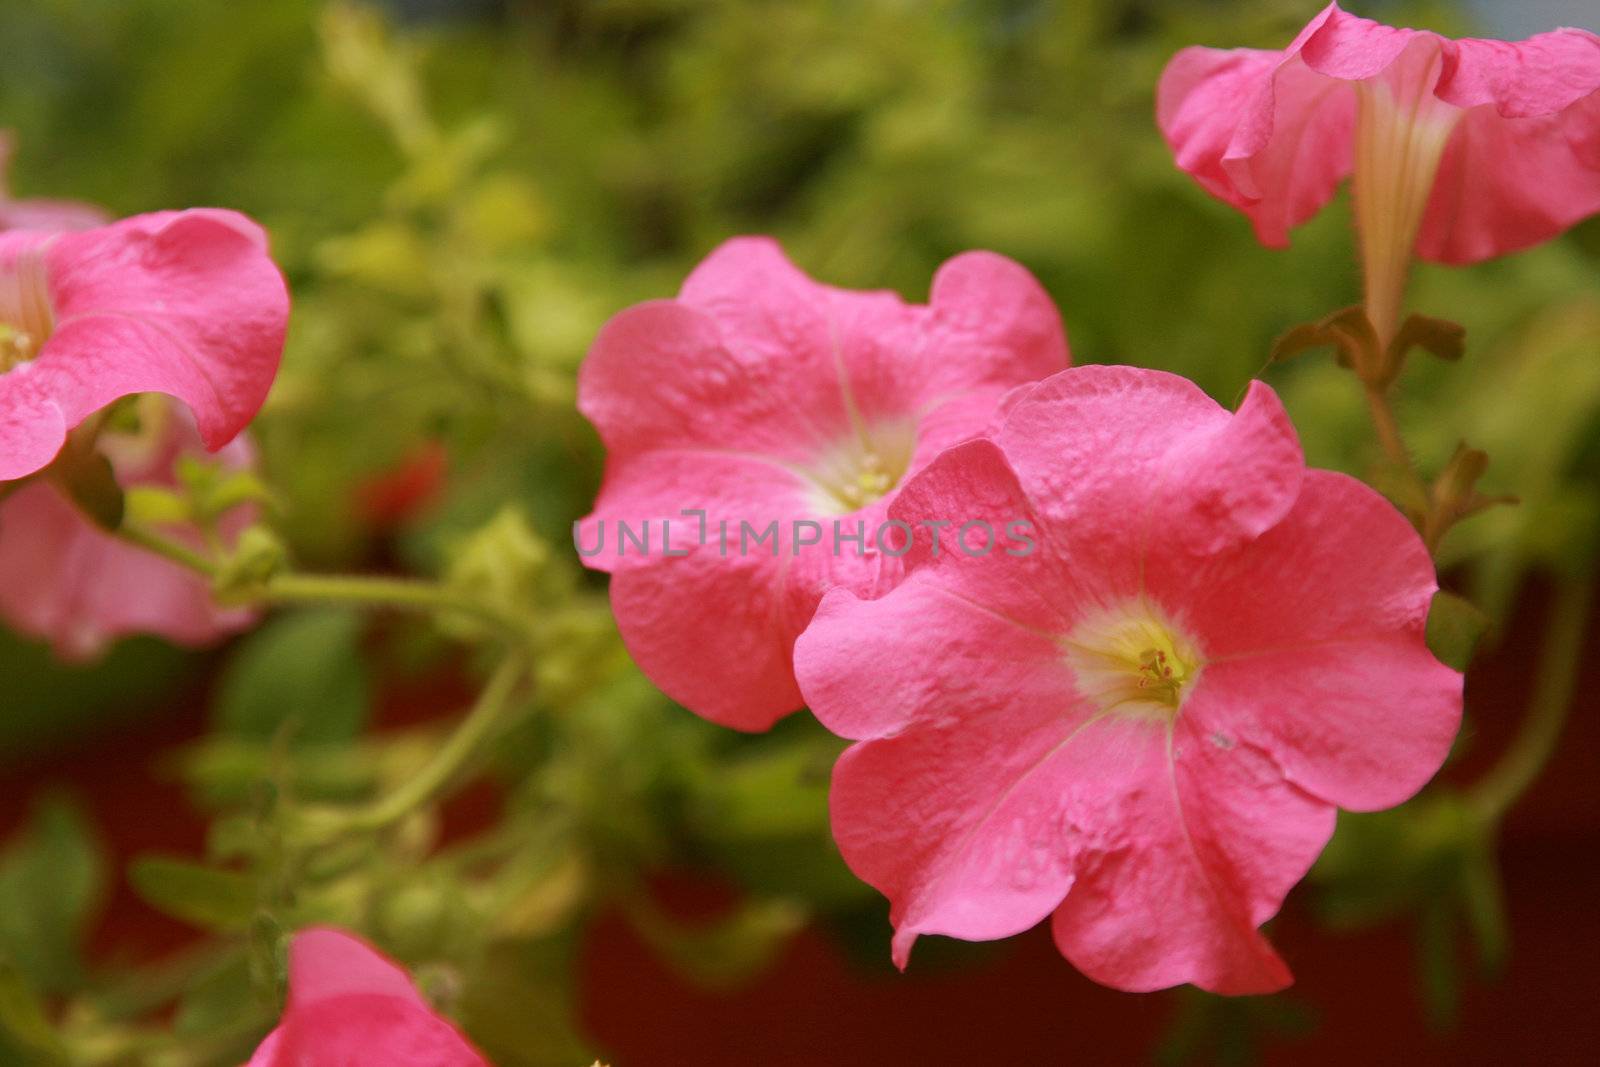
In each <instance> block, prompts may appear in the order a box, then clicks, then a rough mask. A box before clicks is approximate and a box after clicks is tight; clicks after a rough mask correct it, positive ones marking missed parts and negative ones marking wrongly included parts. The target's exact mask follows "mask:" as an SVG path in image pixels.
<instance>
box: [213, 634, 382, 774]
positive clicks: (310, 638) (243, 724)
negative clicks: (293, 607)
mask: <svg viewBox="0 0 1600 1067" xmlns="http://www.w3.org/2000/svg"><path fill="white" fill-rule="evenodd" d="M360 638H361V617H360V616H359V615H358V614H357V613H355V612H352V611H348V610H345V609H333V608H329V609H316V610H311V611H302V612H298V613H295V614H292V615H285V616H283V617H282V618H279V619H275V620H273V621H272V622H270V623H268V624H267V625H266V626H263V627H262V628H261V629H259V630H257V631H256V632H255V633H254V634H252V635H251V636H250V637H249V638H248V639H247V640H246V641H245V642H244V644H243V646H242V647H241V648H240V649H239V651H238V652H237V653H236V654H235V656H234V658H233V661H232V662H231V663H230V664H229V665H228V670H227V672H226V673H225V674H224V675H223V679H222V685H221V693H220V695H219V697H218V700H217V708H216V716H217V727H218V728H219V729H220V730H222V731H224V732H226V733H229V734H233V735H235V736H237V737H240V738H247V739H251V740H256V741H269V740H271V739H272V738H273V737H275V736H277V734H278V732H279V731H280V730H282V729H283V728H284V727H285V726H286V725H291V724H292V725H291V729H292V731H293V740H294V741H296V742H309V743H315V742H335V741H346V740H349V739H351V738H353V737H355V736H356V735H358V734H359V733H360V732H361V727H362V725H363V724H364V723H365V721H366V717H367V706H368V702H369V699H370V695H371V683H370V679H369V676H368V672H367V669H366V666H365V664H364V663H363V661H362V659H361V654H360V648H359V645H360Z"/></svg>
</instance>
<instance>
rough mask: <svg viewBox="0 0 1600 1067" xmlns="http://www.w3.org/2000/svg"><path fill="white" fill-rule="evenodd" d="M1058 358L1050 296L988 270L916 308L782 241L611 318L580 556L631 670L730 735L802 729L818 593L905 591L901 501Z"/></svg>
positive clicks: (698, 272) (957, 264) (592, 392)
mask: <svg viewBox="0 0 1600 1067" xmlns="http://www.w3.org/2000/svg"><path fill="white" fill-rule="evenodd" d="M1067 360H1068V357H1067V345H1066V338H1065V336H1064V334H1063V332H1062V328H1061V321H1060V317H1059V315H1058V314H1057V312H1056V310H1055V308H1054V306H1053V305H1052V304H1051V302H1050V300H1049V298H1048V296H1047V295H1046V294H1045V292H1044V290H1043V289H1042V288H1041V287H1040V286H1039V284H1038V282H1036V281H1035V280H1034V279H1033V277H1032V276H1031V275H1030V274H1029V273H1028V272H1027V271H1026V270H1024V269H1023V268H1022V267H1020V266H1018V265H1017V264H1016V263H1013V262H1012V261H1011V260H1008V259H1005V258H1004V257H1002V256H998V255H995V254H993V253H988V252H968V253H965V254H963V255H960V256H957V257H956V258H954V259H952V260H950V261H949V262H948V263H946V264H945V265H944V266H943V267H941V268H940V270H939V272H938V274H937V275H936V276H935V278H934V281H933V290H932V295H931V297H930V300H929V303H928V304H927V305H907V304H906V303H904V302H903V301H901V300H900V299H899V298H898V297H897V296H895V295H894V294H892V293H888V292H851V291H847V290H842V289H835V288H832V287H830V286H826V285H820V284H818V283H817V282H814V281H812V280H811V279H810V278H807V277H806V276H805V275H804V274H802V273H801V272H800V271H799V270H798V269H796V268H795V267H794V265H793V264H791V263H790V262H789V261H788V260H787V259H786V258H784V255H783V253H782V251H781V250H780V249H779V247H778V245H777V244H776V243H775V242H773V241H771V240H767V239H764V238H739V239H735V240H732V241H729V242H727V243H725V244H723V245H722V246H721V247H720V248H718V249H717V250H716V251H715V252H713V253H712V254H711V255H710V256H709V257H708V258H707V259H706V260H705V262H703V263H701V264H700V266H699V267H697V268H696V269H695V270H694V272H693V273H692V274H691V275H690V276H689V278H688V279H687V280H686V281H685V282H684V284H683V290H682V292H681V293H680V294H679V296H678V298H677V299H676V300H657V301H652V302H650V303H645V304H641V305H638V306H636V307H633V308H630V309H628V310H626V311H624V312H622V313H621V314H619V315H617V316H616V317H615V318H613V319H612V320H611V321H610V322H609V323H608V324H607V325H606V327H605V329H604V330H603V331H602V332H601V334H600V336H599V338H598V339H597V340H596V341H595V344H594V348H593V350H592V351H591V352H590V354H589V357H588V359H587V361H586V362H585V363H584V366H583V369H582V372H581V374H580V377H579V385H578V405H579V407H580V409H581V410H582V411H583V413H584V414H585V415H586V416H587V417H588V418H589V420H590V421H591V422H593V423H594V425H595V426H596V427H597V428H598V430H599V432H600V436H601V438H602V439H603V440H604V442H605V445H606V448H607V450H608V453H609V454H608V458H607V467H606V477H605V484H604V485H603V486H602V488H601V491H600V497H599V499H598V501H597V502H596V504H595V509H594V512H593V513H592V514H591V515H590V516H589V517H588V518H587V519H585V520H584V521H583V522H582V523H581V524H580V527H579V529H578V530H577V538H578V546H579V551H580V553H582V554H583V555H584V557H585V560H584V562H585V563H586V564H587V565H588V566H590V567H593V568H596V569H599V570H604V571H609V572H611V574H612V578H611V602H612V606H613V609H614V611H615V613H616V617H617V622H618V625H619V627H620V629H621V632H622V636H623V639H624V641H625V642H626V643H627V646H628V648H629V650H630V651H631V652H632V654H633V656H634V658H635V660H636V661H637V662H638V663H639V665H640V666H641V667H642V668H643V670H644V672H645V673H646V674H648V675H649V676H650V678H651V679H652V680H654V681H655V682H656V684H657V685H659V686H660V687H661V688H662V689H663V690H665V691H666V692H667V693H668V694H669V695H671V696H672V697H673V698H675V699H676V700H678V701H680V702H681V703H683V704H684V705H686V706H687V707H689V708H690V709H691V710H693V711H695V712H697V713H699V714H700V715H703V716H704V717H706V718H708V719H711V720H713V721H716V722H719V723H723V724H726V725H728V726H733V727H737V728H740V729H746V730H760V729H765V728H767V727H769V726H771V725H772V724H773V722H775V721H776V720H777V719H779V718H780V717H782V716H783V715H785V714H787V713H789V712H791V711H794V710H796V709H798V708H799V707H800V706H801V698H800V691H799V689H798V688H797V687H796V685H795V681H794V673H793V667H792V661H791V655H792V650H793V645H794V639H795V638H796V637H797V636H798V635H799V633H800V631H801V630H803V629H804V628H805V626H806V623H807V622H808V621H809V620H810V618H811V613H812V612H813V611H814V610H815V608H816V605H817V602H818V600H819V599H820V598H821V596H822V594H823V593H824V592H825V591H826V590H827V589H829V588H830V587H832V586H834V585H843V586H846V587H848V588H850V589H852V590H854V591H855V592H856V593H859V594H861V595H863V596H872V595H875V594H877V593H879V592H882V591H884V590H886V589H888V588H890V587H892V586H893V585H894V583H895V582H896V581H898V579H899V576H900V570H901V568H900V561H899V559H898V557H897V549H898V544H899V543H898V541H897V540H896V538H895V534H894V531H889V533H888V535H887V536H884V537H879V536H878V535H879V534H880V533H882V532H883V531H882V530H881V524H882V523H883V521H884V519H885V517H886V515H887V510H888V507H889V505H890V503H891V501H892V500H893V499H894V495H895V493H896V491H897V490H898V487H899V486H900V484H901V483H902V482H903V481H904V480H905V479H906V478H907V477H909V476H910V475H912V474H914V473H915V472H916V471H917V470H919V469H920V468H922V467H923V466H924V465H926V464H927V463H928V462H929V461H930V460H931V459H932V458H933V457H934V456H936V455H937V454H938V453H939V452H940V450H942V449H943V448H945V447H947V446H949V445H951V444H954V443H957V442H959V441H962V440H965V439H967V438H969V437H972V436H974V435H976V434H978V433H981V432H982V431H984V429H985V428H986V427H987V426H988V425H989V423H990V420H991V419H992V417H993V416H994V413H995V409H996V405H997V403H998V400H999V398H1000V396H1001V395H1002V394H1003V393H1004V392H1006V391H1007V390H1008V389H1009V388H1011V387H1013V386H1016V385H1018V384H1020V383H1025V382H1030V381H1034V380H1036V379H1038V378H1041V377H1043V376H1044V375H1047V374H1050V373H1053V372H1054V371H1057V370H1060V369H1061V368H1063V367H1065V366H1066V365H1067ZM689 512H693V513H695V514H686V513H689ZM668 524H670V525H668ZM624 525H626V527H627V530H624V529H623V526H624ZM640 529H645V530H647V531H648V538H649V546H648V550H644V549H641V548H640V547H639V544H638V537H639V530H640ZM628 531H631V532H632V537H633V538H634V540H633V541H629V540H628V539H627V537H628Z"/></svg>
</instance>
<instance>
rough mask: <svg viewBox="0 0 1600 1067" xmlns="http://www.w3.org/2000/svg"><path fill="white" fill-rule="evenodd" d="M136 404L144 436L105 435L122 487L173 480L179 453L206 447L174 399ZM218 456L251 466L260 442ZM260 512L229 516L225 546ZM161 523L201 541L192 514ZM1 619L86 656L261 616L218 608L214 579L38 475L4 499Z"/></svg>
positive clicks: (188, 541)
mask: <svg viewBox="0 0 1600 1067" xmlns="http://www.w3.org/2000/svg"><path fill="white" fill-rule="evenodd" d="M139 412H140V421H141V427H140V430H139V432H138V433H137V434H130V433H123V432H119V431H115V430H110V431H106V432H103V433H102V434H101V435H100V438H99V440H98V442H97V444H98V446H99V448H100V450H101V451H102V452H103V453H104V455H105V456H106V458H107V459H108V460H110V462H111V466H112V469H113V471H114V473H115V475H116V479H117V483H118V484H119V485H121V486H122V487H123V488H124V489H138V488H169V487H172V486H174V485H175V484H176V480H177V479H176V467H177V465H178V463H179V462H180V461H181V459H182V458H183V457H184V456H193V455H204V448H203V446H202V444H201V441H200V436H199V434H198V433H197V432H196V431H195V428H194V421H193V420H192V419H191V418H190V417H189V413H188V412H187V411H185V410H183V409H182V408H180V407H179V406H178V405H177V404H176V403H175V402H173V401H171V400H169V399H168V398H166V397H159V396H149V397H145V398H142V399H141V402H140V405H139ZM214 461H215V462H216V463H217V464H218V465H219V466H221V467H222V468H224V469H226V470H230V471H238V470H245V469H247V468H249V467H250V466H251V464H252V463H253V461H254V450H253V449H252V448H251V446H250V443H249V441H248V440H247V439H246V438H244V437H239V438H235V439H234V440H233V441H232V442H231V443H229V444H228V445H227V446H225V447H224V448H223V449H222V451H221V452H220V453H218V454H217V456H216V457H215V458H214ZM254 511H255V509H254V508H253V507H252V506H248V505H246V506H243V507H239V508H236V509H234V510H232V511H231V512H230V513H228V514H226V515H224V516H223V517H222V518H221V520H220V522H219V524H218V525H219V534H220V535H221V537H222V538H223V540H224V542H225V543H228V544H231V543H232V541H233V540H234V538H235V537H236V536H237V535H238V533H239V531H240V530H242V529H243V528H244V527H245V526H247V525H248V524H249V522H250V521H251V519H252V517H253V514H254ZM162 532H163V534H165V535H166V536H168V537H170V538H171V539H172V540H174V541H177V542H179V543H182V544H185V545H188V546H189V547H191V548H194V549H196V550H200V549H203V548H204V540H203V538H202V536H201V533H200V530H199V529H198V528H197V527H196V526H195V525H194V524H193V523H190V522H182V523H175V524H172V525H170V526H167V527H165V528H164V529H163V530H162ZM0 620H4V622H5V623H6V625H8V626H10V627H11V628H12V629H14V630H16V631H17V632H19V633H24V634H29V635H31V636H34V637H41V638H44V639H46V640H48V641H49V642H50V644H51V646H52V647H53V648H54V650H55V652H56V654H57V655H58V656H60V657H61V658H62V659H67V660H82V659H88V658H91V657H93V656H96V655H99V654H100V653H101V652H103V651H104V650H105V648H106V646H107V645H108V644H110V643H111V642H112V641H114V640H116V639H117V638H120V637H124V636H127V635H130V634H156V635H159V636H161V637H163V638H165V639H167V640H168V641H171V642H173V643H175V644H180V645H189V646H201V645H207V644H210V643H212V642H213V641H216V640H217V639H218V638H221V637H223V636H226V635H227V634H229V633H233V632H235V631H237V630H241V629H243V628H245V627H247V626H249V625H250V624H251V623H252V622H253V621H254V620H255V614H254V613H253V612H251V611H248V610H243V609H238V608H234V609H225V608H219V607H218V606H216V604H214V603H213V601H212V597H211V590H210V585H209V583H208V582H207V580H206V579H205V578H203V577H201V576H200V575H197V574H195V573H194V572H193V571H190V570H188V569H186V568H184V567H182V566H180V565H179V564H177V563H174V562H172V561H171V560H168V559H165V558H163V557H161V556H157V555H153V554H151V553H149V552H146V551H145V550H143V549H141V548H136V547H134V546H133V545H130V544H128V543H127V542H125V541H121V540H119V539H118V538H116V537H115V536H113V535H112V534H110V533H107V532H106V531H105V530H102V529H101V528H100V527H99V526H97V525H95V523H94V522H92V521H91V520H90V518H89V517H88V516H87V515H85V514H84V513H83V512H82V511H80V510H79V509H78V507H77V506H76V505H75V504H73V503H72V501H71V500H69V499H68V497H67V495H66V494H65V493H63V492H62V491H61V490H60V489H59V488H58V487H57V486H56V485H54V484H52V483H51V482H50V481H47V480H44V479H38V480H35V481H31V482H28V483H27V484H25V485H22V486H19V487H17V488H15V489H14V490H13V491H11V492H10V493H9V495H7V496H5V497H4V498H3V499H0Z"/></svg>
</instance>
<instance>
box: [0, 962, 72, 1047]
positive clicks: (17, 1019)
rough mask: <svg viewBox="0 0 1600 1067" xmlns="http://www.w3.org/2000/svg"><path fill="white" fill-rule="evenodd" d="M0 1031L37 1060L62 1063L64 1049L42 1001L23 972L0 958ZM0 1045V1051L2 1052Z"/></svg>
mask: <svg viewBox="0 0 1600 1067" xmlns="http://www.w3.org/2000/svg"><path fill="white" fill-rule="evenodd" d="M0 1032H3V1036H6V1037H10V1038H11V1039H12V1040H13V1041H15V1042H17V1043H18V1044H20V1045H21V1046H22V1048H23V1049H24V1050H26V1051H28V1052H32V1053H35V1054H36V1056H37V1058H38V1059H39V1060H40V1062H44V1063H65V1062H66V1060H67V1051H66V1049H65V1048H64V1047H63V1046H62V1044H61V1039H60V1038H59V1037H57V1036H56V1032H55V1028H54V1027H53V1026H51V1025H50V1019H49V1017H48V1016H47V1015H46V1014H45V1010H44V1004H43V1002H41V1001H40V1000H39V996H38V994H37V993H35V992H34V991H33V989H32V987H30V986H29V985H28V980H27V979H26V978H24V977H23V975H22V972H21V971H19V970H17V969H16V968H15V967H14V966H12V965H11V964H10V963H6V962H4V961H0ZM4 1051H5V1049H4V1047H3V1046H0V1052H4Z"/></svg>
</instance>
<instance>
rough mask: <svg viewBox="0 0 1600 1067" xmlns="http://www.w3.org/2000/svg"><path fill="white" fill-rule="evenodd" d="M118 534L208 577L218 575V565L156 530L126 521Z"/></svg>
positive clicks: (129, 541)
mask: <svg viewBox="0 0 1600 1067" xmlns="http://www.w3.org/2000/svg"><path fill="white" fill-rule="evenodd" d="M117 536H118V537H120V538H122V540H124V541H127V542H128V543H129V544H131V545H135V546H137V547H139V548H142V549H144V550H145V551H146V552H154V553H155V554H156V555H158V556H162V557H164V558H166V559H169V560H171V561H172V562H174V563H176V564H178V565H179V566H181V567H187V568H189V569H190V570H192V571H194V572H195V573H197V574H200V575H203V576H205V577H206V578H215V577H216V575H217V565H216V564H215V563H213V562H211V560H209V559H207V558H206V557H205V556H203V555H201V554H200V553H198V552H196V551H194V550H193V549H192V548H189V547H188V546H187V545H183V544H180V543H178V542H177V541H174V540H172V539H171V538H170V537H165V536H163V535H161V534H159V533H156V532H155V531H154V530H150V529H147V528H145V527H143V526H137V525H134V524H132V523H126V524H124V525H123V526H121V527H119V528H118V530H117Z"/></svg>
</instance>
